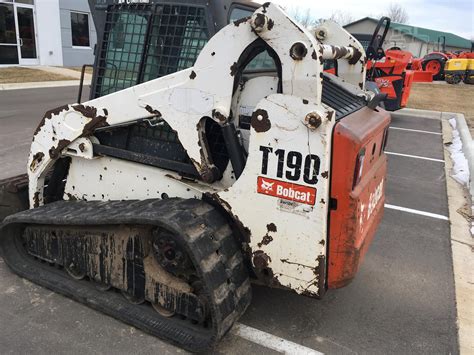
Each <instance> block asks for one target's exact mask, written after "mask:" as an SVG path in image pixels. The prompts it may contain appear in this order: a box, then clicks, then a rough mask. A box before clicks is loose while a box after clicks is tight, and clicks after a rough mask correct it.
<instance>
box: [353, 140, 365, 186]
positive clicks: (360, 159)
mask: <svg viewBox="0 0 474 355" xmlns="http://www.w3.org/2000/svg"><path fill="white" fill-rule="evenodd" d="M364 159H365V148H362V149H361V150H360V152H359V154H358V155H357V158H356V163H355V167H354V180H353V183H352V190H354V188H355V187H356V186H357V184H358V183H359V182H360V179H361V178H362V171H363V170H364Z"/></svg>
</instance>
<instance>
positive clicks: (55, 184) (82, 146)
mask: <svg viewBox="0 0 474 355" xmlns="http://www.w3.org/2000/svg"><path fill="white" fill-rule="evenodd" d="M216 3H217V4H221V5H222V6H223V7H224V8H225V10H226V11H227V14H228V16H226V21H229V19H232V16H233V15H232V14H233V12H234V11H235V10H236V9H237V10H238V11H240V14H242V13H245V14H249V16H248V17H243V18H241V17H242V16H241V15H239V14H237V15H235V16H236V17H235V18H237V19H236V20H235V21H230V24H229V25H227V26H225V27H224V28H223V29H222V30H220V31H218V32H217V33H215V34H214V35H213V36H212V38H210V37H211V35H212V34H213V28H215V26H219V23H220V22H219V21H221V22H222V18H223V17H222V15H221V13H222V9H218V11H217V10H216V11H217V12H215V9H213V6H215V4H216ZM104 4H105V5H107V6H106V8H107V13H106V17H104V24H105V26H104V33H103V37H102V38H103V40H102V41H101V44H100V46H99V48H98V58H97V61H96V73H95V76H94V85H93V90H92V99H91V100H89V101H88V102H85V103H83V104H70V105H65V106H62V107H59V108H56V109H53V110H51V111H48V112H47V113H46V114H45V115H44V117H43V119H42V120H41V122H40V124H39V125H38V128H37V129H36V131H35V133H34V136H33V142H32V145H31V151H30V155H29V159H28V163H27V173H28V176H27V179H25V178H24V177H17V178H14V179H10V180H8V181H3V182H2V183H1V184H0V185H1V187H0V208H1V210H0V218H3V217H4V216H6V218H5V219H4V220H3V223H2V226H1V230H0V249H1V253H2V256H3V258H4V260H5V262H6V264H7V265H8V266H9V267H10V268H11V269H12V270H13V271H14V272H15V273H17V274H18V275H20V276H21V277H24V278H27V279H29V280H31V281H33V282H35V283H37V284H39V285H42V286H44V287H47V288H49V289H52V290H54V291H55V292H58V293H61V294H63V295H66V296H68V297H71V298H73V299H75V300H77V301H79V302H82V303H84V304H87V305H89V306H90V307H92V308H94V309H97V310H99V311H102V312H104V313H106V314H108V315H111V316H113V317H116V318H118V319H120V320H122V321H124V322H127V323H129V324H131V325H133V326H135V327H137V328H140V329H142V330H144V331H147V332H149V333H151V334H153V335H156V336H158V337H160V338H162V339H165V340H167V341H169V342H172V343H174V344H177V345H179V346H181V347H183V348H185V349H188V350H191V351H205V350H206V349H209V348H210V347H212V346H213V345H214V344H216V343H217V342H218V341H219V340H220V339H221V338H222V337H223V336H224V335H225V334H226V332H227V331H228V330H229V329H230V328H231V327H232V325H233V324H234V322H235V321H236V320H237V319H238V318H239V317H240V316H241V315H242V314H243V313H244V312H245V310H246V309H247V307H248V306H249V304H250V301H251V287H250V280H251V279H252V280H255V282H259V283H261V284H264V285H267V286H269V287H279V288H284V289H287V290H291V291H293V292H296V293H298V294H301V295H305V296H309V297H315V298H320V297H322V296H323V295H324V293H325V292H326V290H327V289H334V288H339V287H343V286H345V285H347V284H348V283H349V282H350V281H351V280H352V278H353V277H354V276H355V274H356V272H357V270H358V268H359V266H360V264H361V262H362V260H363V258H364V255H365V254H366V251H367V249H368V247H369V245H370V242H371V240H372V239H373V237H374V235H375V231H376V228H377V226H378V224H379V222H380V220H381V218H382V214H383V206H384V189H385V176H386V164H387V163H386V156H385V153H384V149H385V145H386V141H387V133H388V125H389V121H390V116H389V114H388V113H387V112H386V111H384V110H383V109H381V108H380V107H378V104H379V103H380V100H382V98H383V96H382V95H374V94H373V93H371V92H369V91H366V90H365V78H366V72H365V63H366V56H365V52H364V50H363V48H362V47H361V45H360V43H359V42H358V41H357V40H355V39H354V38H353V37H352V36H351V35H350V34H349V33H347V32H346V31H345V30H344V29H342V28H341V27H340V26H338V25H336V24H335V23H332V22H327V23H325V24H324V29H323V30H322V31H324V33H323V34H324V35H322V33H319V38H320V39H317V38H316V36H315V34H314V33H311V32H309V31H308V30H306V29H305V28H303V27H302V26H300V25H299V24H297V23H296V22H295V21H294V20H292V19H291V18H290V17H289V16H288V15H287V14H286V13H285V12H284V11H283V10H282V9H281V8H280V7H278V6H276V5H274V4H271V3H266V4H264V5H263V6H261V7H259V8H258V9H255V8H254V7H255V5H252V3H250V2H244V1H240V2H232V1H230V0H229V1H223V2H221V3H219V2H213V4H214V5H209V4H208V3H207V2H206V1H204V0H203V1H200V0H192V1H191V0H190V1H180V3H179V5H175V4H172V3H171V2H169V1H161V2H153V3H149V4H119V5H115V4H107V3H105V2H104ZM105 5H104V6H105ZM138 11H141V12H138ZM216 13H219V15H216ZM219 16H220V17H219ZM218 18H220V19H221V20H218ZM235 18H234V19H235ZM319 32H321V31H319ZM142 35H144V36H145V37H144V38H142V37H141V36H142ZM134 36H136V38H137V39H138V41H139V43H138V44H137V42H136V40H134V39H133V38H135V37H134ZM178 37H179V38H178ZM140 43H141V44H140ZM127 48H129V50H130V52H129V53H126V51H127ZM115 49H117V50H115ZM119 49H121V51H122V53H119V52H120V50H119ZM139 53H142V55H141V56H140V55H138V54H139ZM194 56H197V59H196V60H195V63H194V65H193V66H191V67H190V68H187V69H184V68H186V67H187V66H189V65H192V64H193V63H190V62H191V61H192V62H194V58H193V57H194ZM130 58H132V59H130ZM325 60H337V61H338V76H337V77H336V76H334V75H331V74H328V73H324V72H323V66H324V62H325ZM268 61H270V62H271V63H270V64H268ZM130 62H132V63H131V64H130ZM265 63H266V64H265ZM179 69H183V70H180V71H177V72H176V70H179ZM163 75H164V76H163ZM160 76H162V77H160ZM153 77H160V78H158V79H153ZM140 82H141V84H140Z"/></svg>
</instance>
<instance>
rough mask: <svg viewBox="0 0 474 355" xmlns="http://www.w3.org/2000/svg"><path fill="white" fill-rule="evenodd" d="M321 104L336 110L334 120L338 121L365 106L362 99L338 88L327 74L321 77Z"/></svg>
mask: <svg viewBox="0 0 474 355" xmlns="http://www.w3.org/2000/svg"><path fill="white" fill-rule="evenodd" d="M322 102H323V103H324V104H326V105H328V106H330V107H332V108H333V109H334V110H336V120H340V119H341V118H343V117H345V116H347V115H350V114H351V113H353V112H355V111H359V110H360V109H361V108H363V107H365V106H367V102H366V101H365V99H364V98H362V97H359V96H357V95H354V94H352V93H351V92H349V91H347V90H346V89H344V88H343V87H341V86H339V85H338V84H337V83H336V82H335V81H333V80H331V79H330V77H329V76H328V75H327V74H324V77H323V97H322Z"/></svg>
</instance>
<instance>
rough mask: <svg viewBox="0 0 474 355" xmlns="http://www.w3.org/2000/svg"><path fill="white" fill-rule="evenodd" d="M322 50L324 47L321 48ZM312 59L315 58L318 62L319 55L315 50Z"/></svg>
mask: <svg viewBox="0 0 474 355" xmlns="http://www.w3.org/2000/svg"><path fill="white" fill-rule="evenodd" d="M321 49H322V47H321ZM311 58H313V59H314V60H318V53H316V51H315V50H314V51H313V53H311Z"/></svg>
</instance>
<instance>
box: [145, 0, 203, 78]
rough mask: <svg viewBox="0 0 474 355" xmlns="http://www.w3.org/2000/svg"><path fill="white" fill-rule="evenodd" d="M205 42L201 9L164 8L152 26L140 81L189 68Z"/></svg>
mask: <svg viewBox="0 0 474 355" xmlns="http://www.w3.org/2000/svg"><path fill="white" fill-rule="evenodd" d="M208 40H209V32H208V28H207V21H206V12H205V9H204V8H200V7H191V6H181V5H165V6H164V7H163V12H162V14H161V15H160V16H155V18H154V21H153V24H152V29H151V32H150V40H149V43H150V45H149V46H148V52H147V54H146V59H145V68H144V76H143V81H148V80H151V79H155V78H158V77H161V76H164V75H168V74H171V73H175V72H177V71H180V70H183V69H187V68H189V67H192V66H193V65H194V63H195V61H196V59H197V57H198V55H199V53H200V52H201V50H202V48H203V47H204V46H205V45H206V43H207V41H208Z"/></svg>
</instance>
